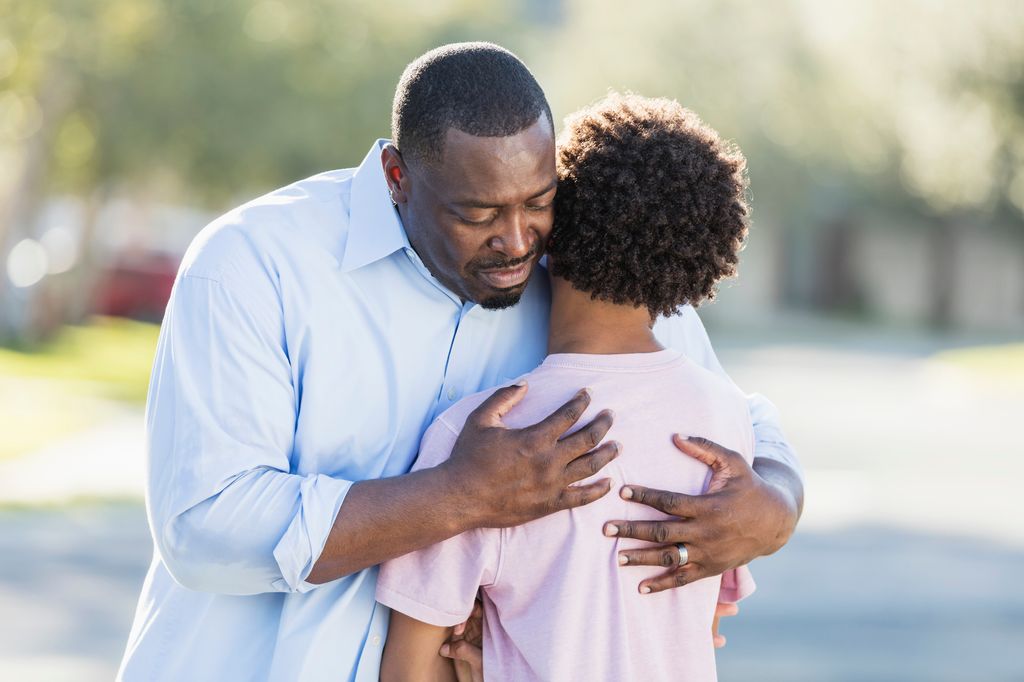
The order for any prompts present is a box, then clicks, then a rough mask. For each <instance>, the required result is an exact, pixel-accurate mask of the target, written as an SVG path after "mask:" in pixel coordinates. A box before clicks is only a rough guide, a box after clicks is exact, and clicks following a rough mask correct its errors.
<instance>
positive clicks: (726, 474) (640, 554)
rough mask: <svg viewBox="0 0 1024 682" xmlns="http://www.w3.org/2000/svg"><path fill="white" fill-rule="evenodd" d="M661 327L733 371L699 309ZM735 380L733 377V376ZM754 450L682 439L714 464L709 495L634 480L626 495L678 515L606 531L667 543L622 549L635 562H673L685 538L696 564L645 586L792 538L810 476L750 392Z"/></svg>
mask: <svg viewBox="0 0 1024 682" xmlns="http://www.w3.org/2000/svg"><path fill="white" fill-rule="evenodd" d="M655 331H656V332H657V333H658V334H659V338H660V339H661V340H662V342H663V343H666V344H667V345H670V346H672V347H674V348H677V349H678V350H681V351H682V352H684V353H685V354H686V355H687V356H688V357H690V358H691V359H692V360H694V361H695V362H698V363H699V364H701V365H702V366H704V367H705V368H707V369H709V370H711V371H713V372H715V373H717V374H719V375H721V376H723V377H726V378H728V377H727V375H726V374H725V371H724V370H723V369H722V366H721V364H720V363H719V362H718V358H717V357H716V356H715V353H714V350H712V348H711V342H710V340H709V339H708V336H707V332H706V331H705V330H704V326H703V325H702V324H701V322H700V319H699V318H698V317H697V314H696V312H694V311H693V309H692V308H689V307H687V308H684V309H683V311H682V315H681V316H680V317H678V318H672V319H667V320H666V319H662V320H659V323H658V325H656V326H655ZM730 381H731V379H730ZM748 405H749V407H750V412H751V419H752V426H753V429H754V437H755V448H754V460H753V465H748V464H747V462H746V461H745V460H744V459H743V457H742V456H740V455H739V454H738V453H736V452H733V451H731V450H728V449H726V448H723V447H721V446H719V445H717V444H715V443H711V442H709V441H705V440H703V439H701V438H690V439H688V440H687V439H683V438H679V437H677V438H676V439H675V442H676V446H677V447H678V448H679V449H680V450H682V451H683V452H684V453H686V454H688V455H690V456H692V457H695V458H697V459H699V460H700V461H702V462H704V463H705V464H707V465H708V466H710V467H711V468H712V470H713V472H714V473H713V475H712V480H711V483H710V485H709V489H708V491H707V493H706V494H705V495H697V496H690V495H683V494H680V493H674V492H671V491H662V490H654V489H648V488H643V487H642V486H633V485H627V486H624V487H623V488H622V489H621V490H620V495H621V496H622V497H623V498H624V499H629V500H632V501H635V502H639V503H641V504H647V505H649V506H652V507H655V508H657V509H660V510H662V511H664V512H665V513H667V514H671V515H673V516H676V517H678V518H677V519H674V520H669V521H664V522H657V521H650V522H635V521H634V522H629V521H615V520H612V521H609V523H608V524H606V526H605V533H606V534H607V535H618V536H621V537H631V538H636V539H641V540H648V541H651V542H656V543H659V544H662V543H663V544H664V546H662V547H655V548H650V549H643V550H632V551H628V552H623V553H622V556H623V560H624V561H625V562H626V563H627V564H629V565H649V566H673V564H675V563H676V561H677V558H678V552H677V550H676V548H675V544H676V543H680V542H682V543H685V544H686V547H687V550H688V555H689V562H688V563H687V565H686V566H685V567H682V568H680V567H678V566H675V567H673V568H672V569H671V570H670V571H669V572H668V573H666V574H665V575H663V576H661V577H659V578H655V579H653V580H650V581H644V582H643V583H641V584H640V589H641V590H645V589H648V588H649V589H648V591H651V592H654V591H658V590H662V589H667V588H669V587H678V586H681V585H685V584H687V583H690V582H693V581H695V580H699V579H701V578H705V577H709V576H713V575H719V574H721V573H723V572H724V571H727V570H729V569H731V568H736V567H739V566H743V565H745V564H747V563H749V562H750V561H752V560H754V559H756V558H757V557H759V556H764V555H767V554H772V553H774V552H776V551H778V550H779V549H780V548H781V547H782V546H783V545H785V544H786V542H787V541H788V540H789V538H790V536H792V534H793V531H794V530H795V529H796V524H797V522H798V521H799V519H800V514H801V512H802V510H803V498H804V489H803V478H802V475H801V472H800V470H799V465H798V464H797V460H796V457H795V455H794V454H793V450H792V448H791V447H790V446H789V444H788V442H787V441H786V439H785V437H784V435H783V433H782V428H781V427H780V426H779V417H778V412H777V411H776V410H775V408H774V406H772V404H771V403H770V402H768V401H767V400H765V399H764V398H763V397H761V396H758V395H752V396H748Z"/></svg>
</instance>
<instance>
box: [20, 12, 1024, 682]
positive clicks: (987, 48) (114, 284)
mask: <svg viewBox="0 0 1024 682" xmlns="http://www.w3.org/2000/svg"><path fill="white" fill-rule="evenodd" d="M469 39H486V40H493V41H495V42H498V43H501V44H503V45H505V46H506V47H509V48H511V49H512V50H514V51H516V52H517V53H518V54H519V55H520V57H522V58H523V59H524V61H525V62H526V63H527V64H528V65H529V66H530V67H531V68H532V69H533V70H534V72H535V73H536V74H537V76H538V78H539V80H540V81H541V84H542V85H543V86H544V88H545V90H546V92H547V93H548V96H549V98H550V101H551V104H552V106H553V108H554V110H555V114H556V118H559V119H560V118H561V117H562V116H564V115H565V114H567V113H569V112H570V111H572V110H573V109H575V108H577V107H579V106H582V105H584V104H587V103H589V102H591V101H593V100H594V99H596V98H598V97H600V96H602V95H603V94H604V93H605V92H606V91H607V89H608V88H616V89H619V90H632V91H635V92H638V93H641V94H644V95H659V96H668V97H673V98H677V99H679V100H680V101H681V102H683V103H684V104H685V105H687V106H689V107H691V108H692V109H694V110H696V111H697V112H698V113H700V114H701V116H702V117H703V118H704V119H705V120H706V121H707V122H708V123H709V124H711V125H712V126H714V127H715V128H717V129H718V130H719V131H720V132H721V133H722V134H723V135H725V136H726V137H729V138H731V139H733V140H735V141H736V142H737V143H738V144H739V145H740V146H741V148H742V149H743V150H744V152H745V153H746V155H747V157H748V160H749V166H750V177H751V187H752V200H753V206H754V214H753V227H752V230H751V236H750V241H749V246H748V248H747V249H746V251H745V253H744V256H743V262H742V264H741V274H740V277H739V278H738V279H737V280H734V281H732V282H730V283H729V284H727V285H726V286H724V287H723V288H722V291H721V293H720V296H719V300H718V301H717V302H715V303H714V304H713V305H711V306H709V307H708V308H706V309H704V310H702V311H701V312H702V315H703V317H704V319H705V321H706V323H707V325H708V327H709V331H710V333H711V336H712V340H713V342H714V344H715V346H716V348H718V350H719V354H720V356H721V358H722V360H723V362H724V364H725V365H726V368H727V369H728V370H729V371H730V373H731V374H732V375H733V377H734V379H736V381H737V382H738V383H739V384H740V385H741V386H742V387H743V388H745V389H747V390H750V391H758V392H762V393H764V394H766V395H767V396H768V397H769V398H771V399H772V400H773V401H775V402H776V403H777V405H778V406H779V407H780V409H781V410H782V414H783V419H784V424H785V425H786V427H787V429H788V431H789V434H790V436H791V438H792V441H793V443H794V444H795V445H796V446H797V448H798V450H799V452H800V454H801V458H802V461H803V463H804V465H805V467H806V477H807V484H808V490H807V507H806V512H805V515H804V519H803V521H802V523H801V527H800V529H799V531H798V534H797V535H796V536H795V537H794V539H793V540H792V542H791V543H790V545H789V546H787V547H786V548H785V549H784V550H783V551H782V552H780V553H779V554H777V555H776V556H773V557H770V558H766V559H762V560H759V561H757V562H755V564H754V565H753V570H754V573H755V575H756V576H757V578H758V581H759V592H758V593H757V594H756V595H755V596H754V597H752V598H751V599H750V600H749V601H748V602H745V603H744V606H743V613H742V614H741V615H740V616H739V617H738V618H734V619H731V621H729V622H727V623H726V625H725V626H724V627H725V631H726V634H727V635H728V637H729V645H728V647H727V648H726V649H725V650H723V651H722V652H721V654H720V657H719V661H720V670H721V677H722V679H724V680H747V679H761V680H982V679H984V680H1020V679H1024V654H1022V653H1021V643H1022V642H1024V588H1022V587H1021V584H1020V578H1021V576H1022V575H1024V504H1022V503H1021V501H1020V500H1021V494H1020V491H1021V487H1022V485H1024V476H1022V474H1024V439H1022V438H1021V435H1020V422H1021V419H1022V417H1024V5H1022V4H1021V3H1019V2H1014V1H1012V0H1006V1H996V0H977V1H975V2H953V1H950V2H939V1H938V0H934V1H931V0H900V1H889V2H881V1H854V0H848V1H845V2H840V1H838V0H834V1H830V0H805V1H796V0H793V1H790V2H760V3H758V2H739V1H726V0H714V1H712V0H706V1H697V0H691V1H687V2H681V1H676V2H668V1H667V0H666V1H661V2H654V1H649V0H648V1H643V2H633V3H622V2H611V1H610V0H590V1H588V2H584V1H583V0H576V1H571V0H563V1H556V0H518V1H515V2H492V1H488V2H482V1H480V0H475V1H472V2H470V1H468V0H466V1H459V0H449V1H435V2H419V3H412V2H409V3H398V2H390V1H387V0H379V1H377V2H370V1H360V0H318V1H314V0H289V1H288V2H284V1H280V2H278V1H273V0H271V1H263V2H244V1H242V0H219V1H216V2H211V1H210V0H175V1H174V2H159V1H157V0H107V1H106V2H79V1H77V0H0V613H3V618H0V678H2V679H11V680H26V679H38V680H92V679H95V680H105V679H111V677H112V676H113V674H114V671H115V670H116V666H117V662H118V660H119V658H120V655H121V652H122V649H123V646H124V643H125V639H126V636H127V633H128V628H129V626H130V623H131V619H132V615H133V609H134V602H135V599H136V597H137V594H138V591H139V588H140V587H141V582H142V578H143V575H144V573H145V569H146V566H147V563H148V561H149V556H150V541H149V536H148V532H147V530H146V525H145V524H146V522H145V513H144V510H143V507H142V503H141V497H142V483H141V481H142V476H143V471H144V435H143V430H142V409H143V404H144V401H145V392H146V385H147V381H148V372H149V367H150V363H151V361H152V356H153V350H154V344H155V340H156V334H157V329H158V327H157V324H158V323H159V320H160V318H161V315H162V313H163V307H164V305H165V303H166V299H167V296H168V293H169V291H170V286H171V284H172V281H173V277H174V274H175V271H176V269H177V265H178V262H179V260H180V258H181V256H182V254H183V252H184V249H185V248H186V246H187V245H188V243H189V240H190V239H191V238H192V236H193V235H195V233H196V232H197V231H198V230H199V229H200V228H201V227H202V226H203V225H204V224H205V223H206V222H207V221H208V220H209V219H211V218H212V217H214V216H216V215H217V214H218V213H220V212H223V211H224V210H226V209H228V208H230V207H232V206H234V205H236V204H238V203H241V202H243V201H245V200H248V199H250V198H252V197H255V196H258V195H259V194H261V193H263V192H265V191H268V190H271V189H273V188H275V187H278V186H280V185H283V184H287V183H289V182H291V181H294V180H296V179H299V178H302V177H305V176H308V175H312V174H314V173H316V172H319V171H321V170H325V169H329V168H339V167H348V166H354V165H357V164H358V163H359V161H360V160H361V159H362V157H363V155H364V154H365V152H366V150H367V149H368V148H369V146H370V144H371V142H372V141H373V140H374V139H376V138H378V137H387V136H388V128H389V125H388V124H389V112H390V105H391V95H392V92H393V90H394V86H395V83H396V82H397V79H398V76H399V74H400V73H401V70H402V68H403V67H404V66H405V64H406V63H407V62H409V61H410V60H411V59H413V58H415V57H416V56H417V55H419V54H420V53H422V52H423V51H425V50H427V49H429V48H430V47H433V46H436V45H438V44H441V43H445V42H450V41H455V40H469ZM595 598H597V597H595ZM581 655H585V653H584V652H581Z"/></svg>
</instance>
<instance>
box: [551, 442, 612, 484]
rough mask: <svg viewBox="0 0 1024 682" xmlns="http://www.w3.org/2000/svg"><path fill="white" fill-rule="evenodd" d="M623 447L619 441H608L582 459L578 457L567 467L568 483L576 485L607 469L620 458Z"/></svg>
mask: <svg viewBox="0 0 1024 682" xmlns="http://www.w3.org/2000/svg"><path fill="white" fill-rule="evenodd" d="M621 451H622V445H621V444H620V443H619V442H618V441H614V440H613V441H608V442H607V443H604V444H603V445H601V446H600V447H599V448H597V449H596V450H591V451H590V452H588V453H587V454H585V455H583V456H582V457H577V458H576V459H574V460H573V461H571V462H569V465H568V466H566V467H565V476H566V483H575V482H576V481H579V480H582V479H584V478H589V477H591V476H593V475H594V474H596V473H597V472H599V471H600V470H601V469H603V468H604V467H605V465H606V464H608V462H610V461H612V460H613V459H615V458H616V457H618V456H619V453H620V452H621Z"/></svg>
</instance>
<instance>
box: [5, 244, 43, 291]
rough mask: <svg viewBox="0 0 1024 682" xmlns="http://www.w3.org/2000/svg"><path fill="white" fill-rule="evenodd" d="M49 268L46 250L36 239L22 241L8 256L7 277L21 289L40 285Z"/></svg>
mask: <svg viewBox="0 0 1024 682" xmlns="http://www.w3.org/2000/svg"><path fill="white" fill-rule="evenodd" d="M48 267H49V262H48V258H47V255H46V249H44V248H43V245H42V244H40V243H39V242H37V241H36V240H35V239H22V240H21V241H20V242H18V243H17V244H15V245H14V248H13V249H11V252H10V253H9V254H7V277H8V278H10V280H11V283H12V284H13V285H14V286H16V287H19V288H25V287H30V286H32V285H33V284H36V283H38V282H39V280H41V279H42V278H43V277H45V276H46V270H47V268H48Z"/></svg>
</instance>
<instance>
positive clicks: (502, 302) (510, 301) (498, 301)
mask: <svg viewBox="0 0 1024 682" xmlns="http://www.w3.org/2000/svg"><path fill="white" fill-rule="evenodd" d="M523 289H524V288H522V287H517V288H516V289H513V290H512V291H503V292H500V293H497V294H493V295H491V296H487V297H485V298H481V299H480V300H479V301H478V302H477V305H479V306H480V307H481V308H483V309H484V310H504V309H505V308H511V307H512V306H514V305H516V304H517V303H519V299H521V298H522V297H523Z"/></svg>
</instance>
